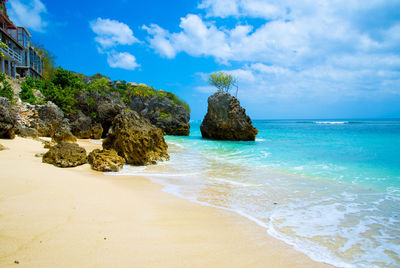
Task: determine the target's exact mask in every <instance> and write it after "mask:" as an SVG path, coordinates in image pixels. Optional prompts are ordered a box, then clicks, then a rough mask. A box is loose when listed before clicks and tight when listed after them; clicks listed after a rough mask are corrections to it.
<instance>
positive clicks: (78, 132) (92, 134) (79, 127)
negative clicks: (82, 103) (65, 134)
mask: <svg viewBox="0 0 400 268" xmlns="http://www.w3.org/2000/svg"><path fill="white" fill-rule="evenodd" d="M72 120H73V121H72V123H71V131H72V134H74V136H75V137H77V138H78V139H101V136H102V135H103V127H102V126H101V124H100V123H95V122H93V120H92V119H91V118H90V117H89V116H86V115H85V114H84V113H82V111H78V113H77V114H76V115H75V116H74V118H73V119H72Z"/></svg>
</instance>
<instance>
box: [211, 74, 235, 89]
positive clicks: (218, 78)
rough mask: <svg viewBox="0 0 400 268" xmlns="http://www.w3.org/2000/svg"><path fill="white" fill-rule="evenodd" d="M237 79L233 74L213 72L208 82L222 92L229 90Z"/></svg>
mask: <svg viewBox="0 0 400 268" xmlns="http://www.w3.org/2000/svg"><path fill="white" fill-rule="evenodd" d="M235 81H236V79H235V78H234V77H233V76H232V75H230V74H227V73H224V72H216V73H212V74H210V77H209V78H208V83H209V84H210V85H212V86H215V87H216V88H217V89H218V91H221V92H229V90H230V89H231V87H232V86H233V84H234V82H235Z"/></svg>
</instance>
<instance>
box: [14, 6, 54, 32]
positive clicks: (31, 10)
mask: <svg viewBox="0 0 400 268" xmlns="http://www.w3.org/2000/svg"><path fill="white" fill-rule="evenodd" d="M9 3H10V9H9V15H10V18H11V20H12V21H13V22H14V23H15V24H16V25H17V26H24V27H27V28H28V29H30V30H33V31H37V32H44V31H45V30H46V26H47V22H46V21H45V19H44V18H43V16H44V15H45V14H46V13H47V9H46V6H45V5H44V4H43V3H42V2H41V1H40V0H13V1H10V2H9Z"/></svg>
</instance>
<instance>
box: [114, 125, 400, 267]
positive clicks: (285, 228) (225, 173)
mask: <svg viewBox="0 0 400 268" xmlns="http://www.w3.org/2000/svg"><path fill="white" fill-rule="evenodd" d="M254 124H255V126H256V127H257V128H258V129H259V134H258V136H257V140H256V141H255V142H229V141H211V140H204V139H201V134H200V130H199V126H200V121H196V122H191V135H190V136H189V137H166V140H167V142H168V143H169V144H170V148H169V153H170V156H171V160H170V161H168V162H164V163H160V164H159V165H155V166H148V167H130V166H127V167H125V168H124V169H123V170H122V171H121V172H120V174H140V175H145V176H148V177H149V178H151V179H153V180H155V181H157V182H160V183H163V184H164V185H166V190H167V191H169V192H171V193H174V194H176V195H179V196H181V197H183V198H186V199H190V200H192V201H195V202H199V203H202V204H207V205H212V206H216V207H220V208H224V209H229V210H233V211H235V212H237V213H239V214H241V215H243V216H246V217H248V218H249V219H251V220H254V221H255V222H257V223H258V224H260V225H261V226H264V227H265V228H266V230H267V231H268V232H269V233H270V234H271V235H273V236H274V237H276V238H278V239H281V240H283V241H285V242H287V243H289V244H291V245H293V246H294V247H295V248H296V249H298V250H300V251H302V252H304V253H306V254H308V255H309V256H310V257H311V258H313V259H314V260H317V261H324V262H327V263H331V264H333V265H336V266H340V267H399V266H400V120H288V121H278V120H259V121H255V122H254Z"/></svg>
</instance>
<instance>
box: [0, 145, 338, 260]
mask: <svg viewBox="0 0 400 268" xmlns="http://www.w3.org/2000/svg"><path fill="white" fill-rule="evenodd" d="M0 143H1V144H2V145H4V146H5V147H7V148H9V149H8V150H6V151H2V152H0V168H1V170H2V172H1V175H0V189H1V190H0V266H1V267H3V266H10V265H13V264H14V262H15V261H18V262H19V265H21V266H25V267H28V266H41V267H51V266H57V267H71V266H79V267H87V266H96V267H110V266H114V267H132V266H146V267H160V266H162V267H204V266H214V267H215V266H218V267H226V266H230V267H249V266H250V267H265V266H270V267H331V266H329V265H327V264H324V263H318V262H314V261H312V260H311V259H310V258H309V257H308V256H306V255H305V254H303V253H301V252H298V251H296V250H295V249H293V248H292V246H290V245H287V244H285V243H284V242H282V241H280V240H278V239H275V238H273V237H272V236H270V235H269V234H267V231H266V230H265V229H264V228H262V227H261V226H258V225H257V224H256V223H254V222H253V221H251V220H250V219H247V218H245V217H244V216H239V215H238V214H236V213H234V212H233V211H227V210H222V209H218V208H213V207H210V206H205V205H200V204H197V203H194V202H189V201H188V200H185V199H181V198H179V197H177V196H175V195H172V194H169V193H166V192H165V191H163V186H162V185H161V184H157V183H155V182H152V181H151V180H150V179H148V178H144V177H139V176H110V175H105V174H102V173H100V172H96V171H93V170H91V169H90V166H89V165H88V164H85V165H83V166H80V167H77V168H68V169H61V168H58V167H54V166H52V165H48V164H44V163H41V158H37V157H35V156H34V155H35V154H36V153H43V152H46V151H47V149H44V148H43V145H42V144H41V143H40V142H38V141H34V140H32V139H23V138H19V137H17V138H16V139H15V140H0ZM79 144H80V145H81V146H83V147H85V148H86V149H87V151H88V152H90V151H91V150H93V149H94V148H98V147H101V145H99V144H95V143H92V142H90V141H88V140H79Z"/></svg>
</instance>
